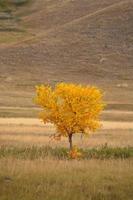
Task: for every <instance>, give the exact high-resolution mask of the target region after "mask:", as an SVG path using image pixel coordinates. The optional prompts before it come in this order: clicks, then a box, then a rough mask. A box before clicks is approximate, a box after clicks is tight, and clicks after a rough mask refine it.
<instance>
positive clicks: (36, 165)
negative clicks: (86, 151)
mask: <svg viewBox="0 0 133 200" xmlns="http://www.w3.org/2000/svg"><path fill="white" fill-rule="evenodd" d="M132 164H133V162H132V160H126V161H122V160H117V161H115V160H111V161H98V160H90V161H59V160H52V159H49V158H47V159H46V160H35V161H20V160H19V161H18V160H14V159H12V158H10V159H2V160H0V199H1V200H14V199H19V200H34V199H36V200H42V199H45V200H52V199H54V200H62V199H63V200H72V199H73V200H77V199H80V200H92V199H93V200H106V199H108V200H125V199H126V200H131V199H132V195H133V176H132V175H133V168H132Z"/></svg>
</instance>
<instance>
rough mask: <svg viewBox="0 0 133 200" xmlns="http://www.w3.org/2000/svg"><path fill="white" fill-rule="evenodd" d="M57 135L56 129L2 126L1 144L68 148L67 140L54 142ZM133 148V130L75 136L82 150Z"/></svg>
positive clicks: (0, 129) (101, 131)
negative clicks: (108, 147) (109, 147)
mask: <svg viewBox="0 0 133 200" xmlns="http://www.w3.org/2000/svg"><path fill="white" fill-rule="evenodd" d="M54 133H55V129H54V127H51V126H49V127H48V126H47V127H45V126H44V127H43V126H42V127H40V126H24V125H21V126H17V125H10V126H9V125H3V126H0V144H3V145H17V146H19V145H20V146H23V145H41V146H42V145H50V146H65V147H67V146H68V141H67V138H62V140H61V142H58V141H55V140H52V139H51V138H50V135H53V134H54ZM106 143H107V144H108V145H109V146H119V147H123V146H133V130H132V129H131V130H130V129H129V130H119V129H117V130H100V131H98V132H97V133H96V134H91V135H90V136H89V137H83V138H82V139H81V136H75V137H74V144H75V145H78V146H80V147H81V148H86V147H96V146H102V145H104V144H106Z"/></svg>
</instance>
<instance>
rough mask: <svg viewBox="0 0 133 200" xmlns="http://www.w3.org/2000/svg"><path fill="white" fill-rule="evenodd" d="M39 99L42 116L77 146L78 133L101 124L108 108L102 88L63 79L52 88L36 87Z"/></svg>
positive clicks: (59, 134) (96, 127)
mask: <svg viewBox="0 0 133 200" xmlns="http://www.w3.org/2000/svg"><path fill="white" fill-rule="evenodd" d="M36 93H37V95H36V98H35V102H36V104H37V105H39V106H41V108H42V112H41V113H40V118H41V119H42V120H43V122H44V123H52V124H54V125H55V126H56V129H57V134H56V137H57V138H60V137H61V136H65V137H68V140H69V144H70V149H71V150H72V148H73V143H72V137H73V135H74V134H77V133H81V134H89V133H90V131H92V132H94V131H95V130H97V129H98V128H99V127H100V120H99V117H100V113H101V111H102V110H103V108H104V103H103V100H102V96H103V95H102V92H101V91H100V90H99V89H98V88H96V87H93V86H82V85H78V84H68V83H59V84H57V85H56V86H55V88H52V87H50V86H47V85H40V86H37V87H36Z"/></svg>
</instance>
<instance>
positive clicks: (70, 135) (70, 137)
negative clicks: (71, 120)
mask: <svg viewBox="0 0 133 200" xmlns="http://www.w3.org/2000/svg"><path fill="white" fill-rule="evenodd" d="M69 144H70V150H72V148H73V145H72V133H71V134H69Z"/></svg>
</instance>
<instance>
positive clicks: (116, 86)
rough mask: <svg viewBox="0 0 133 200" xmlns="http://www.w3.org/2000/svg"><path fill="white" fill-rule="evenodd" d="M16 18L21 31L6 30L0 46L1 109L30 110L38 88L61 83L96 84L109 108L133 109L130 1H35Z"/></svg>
mask: <svg viewBox="0 0 133 200" xmlns="http://www.w3.org/2000/svg"><path fill="white" fill-rule="evenodd" d="M13 15H14V16H15V17H16V16H17V17H18V18H19V19H20V20H18V21H17V26H18V27H20V29H21V30H23V31H21V36H18V35H17V36H16V35H15V34H20V32H19V33H18V32H17V31H16V32H17V33H16V32H15V30H14V32H8V31H7V30H6V31H5V32H4V34H7V35H6V39H7V40H5V41H6V42H5V43H4V42H1V47H0V88H1V92H0V104H1V105H16V104H17V105H27V106H28V105H31V97H32V96H33V88H34V85H36V84H37V83H41V82H44V83H47V82H48V83H51V84H55V83H56V82H58V81H71V82H78V83H79V82H80V83H87V84H96V85H98V86H100V87H101V88H103V89H104V90H105V92H106V99H107V100H108V101H109V102H112V103H114V104H131V103H132V101H133V81H132V77H133V58H132V55H133V1H132V0H130V1H129V0H124V1H120V0H108V1H106V0H102V1H98V0H95V1H94V0H89V1H88V0H82V1H81V0H63V1H59V0H52V1H48V0H47V1H41V0H36V1H31V2H30V3H29V4H28V5H24V6H23V7H21V8H19V9H17V10H14V12H13ZM0 34H3V32H2V33H1V32H0ZM13 34H14V35H13ZM11 37H12V38H13V37H14V38H15V39H14V38H13V40H12V41H10V42H7V41H8V40H9V38H11ZM16 37H17V39H16Z"/></svg>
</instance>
